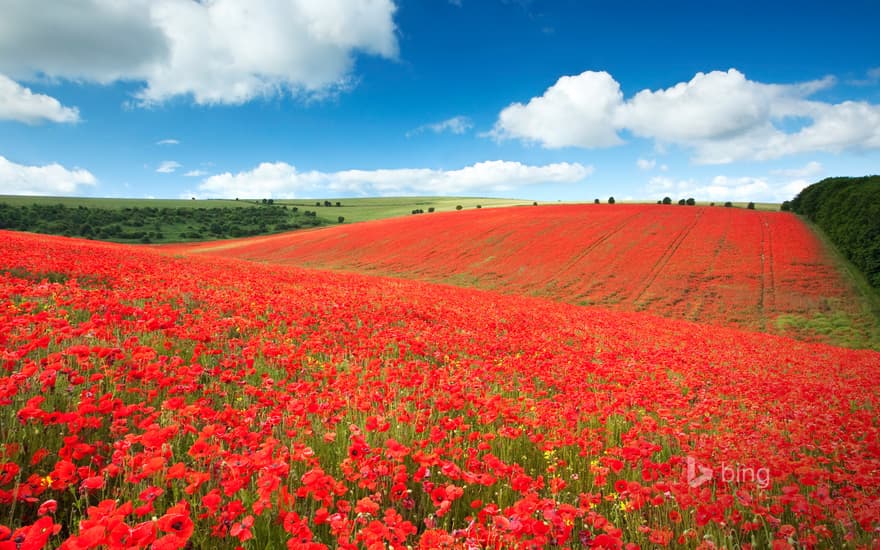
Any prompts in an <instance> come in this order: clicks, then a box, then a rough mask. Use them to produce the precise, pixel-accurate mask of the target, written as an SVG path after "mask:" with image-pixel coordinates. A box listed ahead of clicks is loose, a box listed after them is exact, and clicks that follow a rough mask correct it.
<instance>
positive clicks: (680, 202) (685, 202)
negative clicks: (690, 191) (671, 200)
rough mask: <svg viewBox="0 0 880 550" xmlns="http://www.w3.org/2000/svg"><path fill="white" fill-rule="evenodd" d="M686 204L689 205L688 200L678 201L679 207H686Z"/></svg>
mask: <svg viewBox="0 0 880 550" xmlns="http://www.w3.org/2000/svg"><path fill="white" fill-rule="evenodd" d="M686 204H687V201H686V200H684V199H678V205H679V206H684V205H686Z"/></svg>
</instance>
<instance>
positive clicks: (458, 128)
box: [406, 115, 474, 137]
mask: <svg viewBox="0 0 880 550" xmlns="http://www.w3.org/2000/svg"><path fill="white" fill-rule="evenodd" d="M473 127H474V123H473V122H471V119H469V118H468V117H466V116H461V115H459V116H454V117H452V118H447V119H446V120H441V121H440V122H435V123H433V124H423V125H421V126H419V127H418V128H416V129H415V130H410V131H409V132H407V133H406V137H411V136H414V135H418V134H421V133H422V132H426V131H431V132H434V133H435V134H442V133H443V132H449V133H452V134H457V135H460V134H464V133H465V132H467V131H468V130H470V129H471V128H473Z"/></svg>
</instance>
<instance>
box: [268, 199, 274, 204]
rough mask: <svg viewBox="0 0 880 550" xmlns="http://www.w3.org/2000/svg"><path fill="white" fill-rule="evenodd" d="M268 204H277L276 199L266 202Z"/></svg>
mask: <svg viewBox="0 0 880 550" xmlns="http://www.w3.org/2000/svg"><path fill="white" fill-rule="evenodd" d="M266 203H267V204H275V199H269V200H268V201H266Z"/></svg>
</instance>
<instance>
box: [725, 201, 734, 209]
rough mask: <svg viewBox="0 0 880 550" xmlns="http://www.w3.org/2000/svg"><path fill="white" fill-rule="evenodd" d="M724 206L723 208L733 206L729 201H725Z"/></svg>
mask: <svg viewBox="0 0 880 550" xmlns="http://www.w3.org/2000/svg"><path fill="white" fill-rule="evenodd" d="M724 207H725V208H732V207H733V203H732V202H730V201H727V202H725V203H724Z"/></svg>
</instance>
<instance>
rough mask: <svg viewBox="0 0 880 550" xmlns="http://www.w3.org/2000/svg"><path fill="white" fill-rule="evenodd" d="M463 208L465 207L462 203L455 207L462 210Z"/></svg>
mask: <svg viewBox="0 0 880 550" xmlns="http://www.w3.org/2000/svg"><path fill="white" fill-rule="evenodd" d="M462 208H464V206H462V205H460V204H459V205H458V206H456V207H455V209H456V210H461V209H462Z"/></svg>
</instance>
